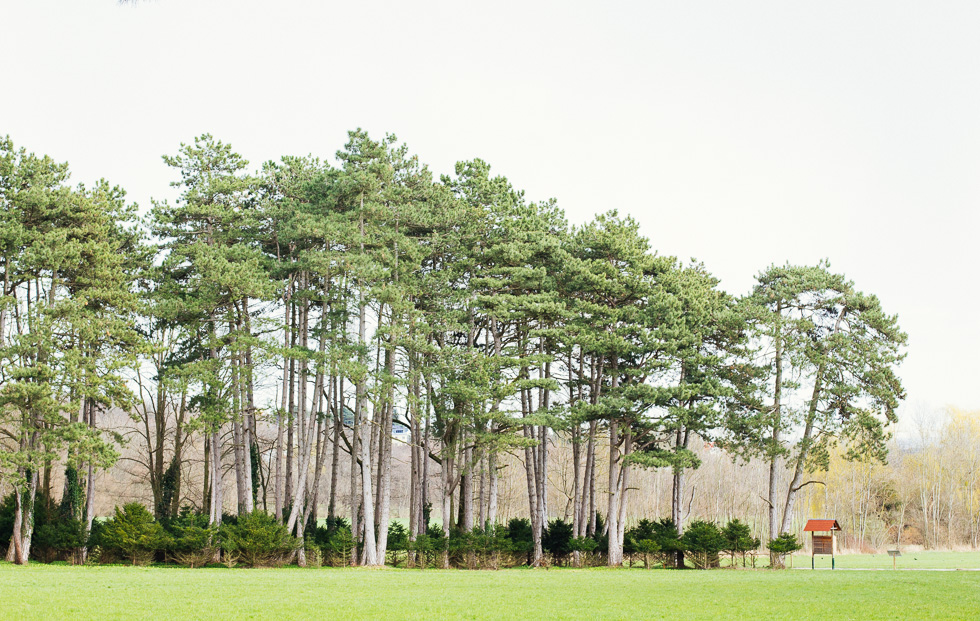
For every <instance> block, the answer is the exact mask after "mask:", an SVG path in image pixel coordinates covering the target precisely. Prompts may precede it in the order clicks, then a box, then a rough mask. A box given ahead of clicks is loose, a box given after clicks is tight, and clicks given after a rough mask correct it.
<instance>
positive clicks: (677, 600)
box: [0, 558, 980, 619]
mask: <svg viewBox="0 0 980 621" xmlns="http://www.w3.org/2000/svg"><path fill="white" fill-rule="evenodd" d="M807 560H808V561H809V558H807ZM797 566H798V565H797ZM0 602H2V605H0V617H2V618H4V619H46V618H65V619H130V618H174V619H183V618H188V619H191V618H193V619H221V618H227V619H232V618H234V619H260V618H261V619H271V618H276V619H278V618H290V619H295V618H321V619H322V618H337V617H339V618H392V619H404V618H426V619H448V618H466V619H511V618H549V619H551V618H559V619H594V618H602V619H625V618H654V619H657V618H671V619H705V618H709V619H710V618H718V619H722V618H723V619H741V618H753V619H755V618H762V619H770V618H786V619H976V618H978V617H980V572H966V571H962V572H956V571H948V572H935V571H898V572H886V571H838V572H830V571H815V572H809V571H802V570H799V571H779V572H775V571H768V570H756V571H752V570H744V571H743V570H714V571H693V570H691V571H666V570H650V571H646V570H631V571H630V570H606V569H585V570H575V569H551V570H529V569H511V570H503V571H456V570H449V571H438V570H427V571H419V570H401V569H381V570H365V569H299V568H284V569H252V570H249V569H226V568H208V569H196V570H192V569H182V568H175V567H145V568H144V567H126V566H102V567H70V566H50V565H41V564H33V565H30V566H28V567H17V566H14V565H10V564H6V563H0Z"/></svg>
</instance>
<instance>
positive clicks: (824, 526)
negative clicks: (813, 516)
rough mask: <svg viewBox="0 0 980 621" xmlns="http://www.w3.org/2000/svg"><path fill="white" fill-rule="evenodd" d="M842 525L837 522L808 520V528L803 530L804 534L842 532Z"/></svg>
mask: <svg viewBox="0 0 980 621" xmlns="http://www.w3.org/2000/svg"><path fill="white" fill-rule="evenodd" d="M840 529H841V527H840V524H838V523H837V520H807V523H806V526H805V527H804V528H803V532H804V533H809V532H814V531H816V532H820V531H828V530H840Z"/></svg>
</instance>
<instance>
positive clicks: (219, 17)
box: [0, 0, 980, 424]
mask: <svg viewBox="0 0 980 621" xmlns="http://www.w3.org/2000/svg"><path fill="white" fill-rule="evenodd" d="M978 24H980V3H976V2H941V3H934V2H929V3H927V2H897V1H894V0H892V1H887V2H853V1H849V2H819V3H817V2H806V3H804V2H785V1H778V2H776V1H774V2H745V1H739V2H731V1H719V2H692V1H687V0H685V1H683V2H670V3H662V2H571V1H567V0H566V1H563V2H548V3H544V2H541V3H535V2H510V1H497V2H492V3H487V2H484V3H463V2H409V1H405V2H344V3H331V2H322V1H317V2H295V1H284V0H280V1H272V0H266V1H263V2H252V1H241V0H239V1H235V2H225V1H217V0H155V1H149V2H147V1H144V2H140V3H139V4H137V5H136V6H120V5H118V4H117V3H116V2H115V1H114V0H84V1H83V0H49V1H47V2H45V1H42V0H30V1H26V0H0V58H2V59H3V63H2V67H3V69H2V77H3V80H2V82H0V134H10V136H11V138H12V139H13V140H14V142H15V144H17V145H18V146H25V147H27V148H28V149H29V150H31V151H35V152H39V153H46V154H49V155H51V156H52V157H54V158H55V159H57V160H59V161H68V162H69V163H70V164H71V168H72V170H73V180H74V181H75V182H80V181H81V182H86V183H90V182H92V181H94V180H96V179H98V178H99V177H105V178H107V179H109V180H110V181H111V182H112V183H115V184H119V185H121V186H123V187H124V188H126V189H127V190H128V192H129V195H130V198H131V199H132V200H134V201H136V202H138V203H139V204H140V205H141V206H142V207H144V208H146V207H148V206H149V198H150V197H156V198H166V197H170V196H172V192H171V191H170V189H169V188H168V185H167V184H168V183H169V182H170V181H171V180H173V178H174V174H173V173H172V172H171V171H170V170H169V169H167V168H166V166H164V164H163V162H162V161H161V159H160V156H161V155H162V154H164V153H168V154H172V153H175V152H176V151H177V148H178V146H179V144H180V142H188V141H190V140H192V139H193V137H194V136H197V135H200V134H201V133H204V132H210V133H212V134H214V135H215V136H216V137H217V138H219V139H221V140H223V141H225V142H230V143H231V144H232V145H233V146H234V147H235V148H236V150H237V151H238V152H240V153H241V154H243V155H244V156H245V157H247V158H248V159H249V160H250V161H251V162H252V164H253V165H255V166H258V165H259V164H260V163H261V162H262V161H264V160H268V159H277V158H278V157H279V156H281V155H287V154H288V155H305V154H307V153H312V154H314V155H318V156H321V157H324V158H328V159H331V160H332V158H333V154H334V153H335V152H336V151H337V149H339V148H341V147H342V146H343V144H344V142H345V137H346V132H347V130H349V129H353V128H356V127H364V128H365V129H367V130H368V131H370V132H371V133H372V134H373V135H375V136H380V135H382V134H383V133H385V132H392V133H394V134H396V135H397V136H398V137H399V139H400V140H402V141H404V142H406V143H408V145H409V148H410V149H411V151H412V152H413V153H416V154H418V155H419V157H420V159H421V160H422V161H423V162H426V163H428V164H429V166H430V168H431V169H432V170H433V172H434V173H436V174H440V173H448V172H451V171H452V166H453V163H454V162H456V161H457V160H463V159H471V158H474V157H481V158H483V159H485V160H487V161H488V162H489V163H490V164H491V166H493V168H494V171H495V172H496V173H498V174H503V175H505V176H507V177H508V178H509V179H510V180H511V181H512V182H513V183H514V184H515V185H516V186H517V187H519V188H523V189H525V190H526V191H527V195H528V197H529V198H531V199H545V198H550V197H554V198H556V199H558V203H559V205H560V206H562V207H563V208H564V210H565V212H566V213H567V214H568V217H569V219H570V220H571V221H572V222H573V223H582V222H585V221H586V220H588V219H590V218H591V217H592V216H593V214H595V213H597V212H600V211H606V210H608V209H613V208H616V209H619V210H620V212H622V213H628V214H631V215H632V216H634V217H635V218H636V219H637V220H639V221H640V222H641V224H642V227H643V231H644V233H645V234H646V235H647V236H648V237H649V238H650V239H651V241H652V243H653V246H654V247H655V248H656V249H657V250H658V251H659V252H661V253H663V254H671V255H676V256H679V257H682V258H689V257H695V258H697V259H699V260H701V261H703V262H704V263H705V264H706V265H707V267H708V269H709V270H711V271H712V272H713V273H714V274H715V275H717V276H718V277H719V278H721V279H722V286H723V287H724V288H726V289H727V290H729V291H731V292H732V293H736V294H743V293H746V292H747V291H748V290H749V289H750V288H751V286H752V282H753V278H754V276H755V275H756V274H757V273H758V272H759V271H760V270H761V269H763V268H764V267H766V266H767V265H769V264H770V263H784V262H787V261H789V262H792V263H799V264H813V263H816V262H817V261H818V260H820V259H821V258H828V259H830V261H831V265H832V267H833V268H834V269H835V270H837V271H841V272H843V273H844V274H846V275H847V276H848V277H849V278H851V279H852V280H854V281H855V283H856V285H857V287H858V288H859V289H860V290H863V291H866V292H870V293H875V294H877V295H878V296H879V297H880V298H881V300H882V303H883V305H884V307H885V309H886V310H887V311H888V312H891V313H897V314H898V315H899V323H900V325H901V326H902V328H903V329H904V330H905V331H906V332H908V333H909V337H910V338H909V342H910V346H909V356H908V359H907V360H906V362H905V363H904V364H903V366H902V367H901V369H900V375H901V377H902V378H903V380H904V383H905V386H906V389H907V391H908V407H906V408H905V410H907V411H908V412H909V413H910V415H909V416H907V417H906V420H911V419H912V418H916V417H917V418H919V419H921V413H922V412H923V411H925V412H929V411H932V410H935V409H938V408H941V407H943V406H944V405H946V404H954V405H958V406H960V407H967V408H980V389H978V387H977V379H978V371H980V356H978V351H980V321H978V319H977V309H978V308H980V294H978V291H977V286H976V284H975V281H976V266H977V265H978V260H977V258H976V252H975V250H974V248H973V241H974V237H975V235H976V232H977V228H978V225H980V216H978V210H977V205H978V198H980V175H978V174H977V173H978V167H980V36H977V26H978ZM913 410H914V411H915V412H916V413H917V416H916V417H913V416H911V413H912V411H913ZM906 424H907V423H906Z"/></svg>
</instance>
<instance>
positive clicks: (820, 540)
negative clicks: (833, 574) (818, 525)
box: [813, 535, 834, 555]
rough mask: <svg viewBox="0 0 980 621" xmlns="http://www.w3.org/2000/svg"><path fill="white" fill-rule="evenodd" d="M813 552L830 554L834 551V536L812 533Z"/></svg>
mask: <svg viewBox="0 0 980 621" xmlns="http://www.w3.org/2000/svg"><path fill="white" fill-rule="evenodd" d="M813 553H814V554H831V555H832V554H833V553H834V538H833V537H832V536H831V535H814V536H813Z"/></svg>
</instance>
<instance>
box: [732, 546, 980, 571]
mask: <svg viewBox="0 0 980 621" xmlns="http://www.w3.org/2000/svg"><path fill="white" fill-rule="evenodd" d="M815 561H816V562H815V563H814V566H815V567H816V568H817V569H830V557H829V556H817V557H816V558H815ZM721 562H722V565H724V566H727V565H728V563H729V561H728V557H727V556H725V555H722V559H721ZM738 564H739V566H741V561H739V563H738ZM788 565H789V562H788V561H787V566H788ZM756 566H757V567H768V566H769V557H768V555H767V554H766V553H763V552H760V553H759V555H758V556H757V558H756ZM895 566H896V568H897V569H905V570H908V569H980V552H936V551H932V550H928V551H918V552H908V551H903V552H902V556H900V557H898V559H897V560H896V563H895ZM835 567H836V568H837V569H891V568H892V557H890V556H888V554H887V553H886V552H881V553H879V554H838V555H837V557H836V562H835ZM793 568H794V569H810V555H809V554H806V553H803V552H798V553H796V554H794V555H793Z"/></svg>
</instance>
